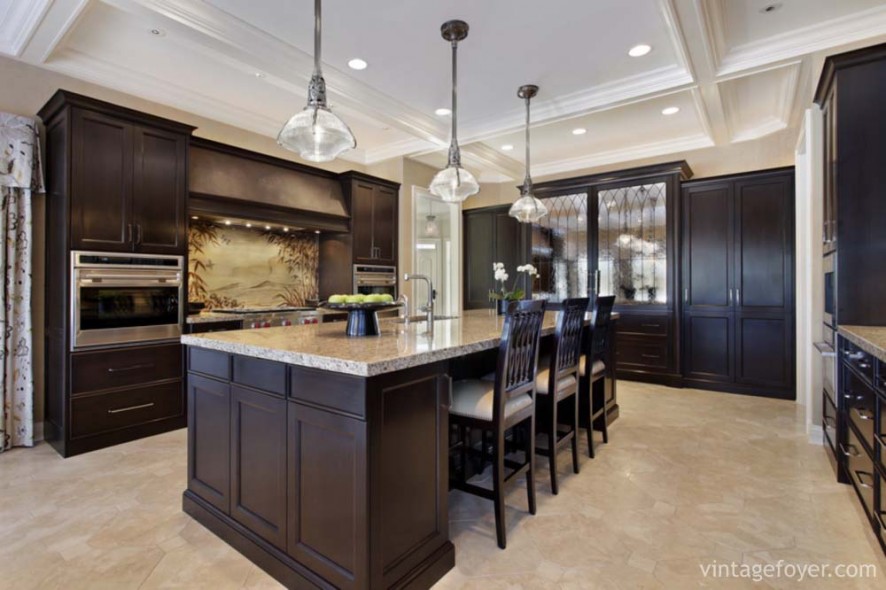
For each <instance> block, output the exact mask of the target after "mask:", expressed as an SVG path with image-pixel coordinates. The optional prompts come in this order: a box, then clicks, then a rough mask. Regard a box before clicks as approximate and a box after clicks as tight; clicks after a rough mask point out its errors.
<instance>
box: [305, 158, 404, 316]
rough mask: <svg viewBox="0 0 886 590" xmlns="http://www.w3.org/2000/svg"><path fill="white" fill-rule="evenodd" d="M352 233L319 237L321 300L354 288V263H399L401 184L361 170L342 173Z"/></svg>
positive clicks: (386, 264)
mask: <svg viewBox="0 0 886 590" xmlns="http://www.w3.org/2000/svg"><path fill="white" fill-rule="evenodd" d="M340 179H341V183H342V191H343V193H344V195H345V200H346V201H347V203H348V208H349V212H350V215H351V220H350V228H351V231H350V233H325V232H324V233H323V234H322V235H321V236H320V299H327V298H328V297H329V296H330V295H334V294H337V293H351V292H352V291H353V290H354V284H353V279H354V265H355V264H366V265H377V266H394V267H396V266H397V259H398V252H397V247H398V244H399V233H398V232H399V212H398V211H399V206H400V205H399V196H398V195H399V194H400V185H399V184H397V183H394V182H390V181H387V180H384V179H382V178H376V177H374V176H369V175H367V174H362V173H360V172H346V173H344V174H342V175H341V176H340Z"/></svg>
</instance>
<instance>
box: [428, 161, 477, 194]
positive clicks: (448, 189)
mask: <svg viewBox="0 0 886 590" xmlns="http://www.w3.org/2000/svg"><path fill="white" fill-rule="evenodd" d="M428 190H430V191H431V194H432V195H434V196H437V197H440V198H441V199H443V200H444V201H446V202H447V203H461V202H462V201H464V200H465V199H467V198H468V197H470V196H471V195H476V194H477V193H478V192H480V184H479V183H478V182H477V179H476V178H474V175H473V174H471V173H470V172H468V171H467V170H465V169H464V168H462V167H461V166H458V165H450V166H447V167H446V168H444V169H443V170H441V171H439V172H437V174H435V175H434V179H433V180H432V181H431V186H430V187H429V189H428Z"/></svg>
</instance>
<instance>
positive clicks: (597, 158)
mask: <svg viewBox="0 0 886 590" xmlns="http://www.w3.org/2000/svg"><path fill="white" fill-rule="evenodd" d="M714 145H715V144H714V142H713V140H712V139H711V138H710V137H708V136H707V135H705V134H700V135H694V136H691V137H682V138H679V139H673V140H666V141H659V142H654V143H648V144H645V145H639V146H634V147H629V148H624V149H619V150H612V151H608V152H598V153H596V154H591V155H588V156H579V157H577V158H567V159H563V160H558V161H555V162H546V163H544V164H538V165H536V166H534V169H533V173H534V176H536V177H537V178H541V177H543V176H550V175H552V174H560V173H562V172H571V171H573V170H581V169H585V168H595V167H598V166H606V165H609V164H619V163H627V162H632V161H636V160H642V159H644V158H652V157H655V156H663V155H667V154H674V153H681V152H688V151H691V150H698V149H703V148H708V147H713V146H714Z"/></svg>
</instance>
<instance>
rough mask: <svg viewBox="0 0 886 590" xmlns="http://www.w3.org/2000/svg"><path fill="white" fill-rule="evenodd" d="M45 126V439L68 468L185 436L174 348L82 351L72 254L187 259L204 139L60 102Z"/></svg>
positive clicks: (96, 107) (73, 100)
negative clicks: (169, 435) (164, 436)
mask: <svg viewBox="0 0 886 590" xmlns="http://www.w3.org/2000/svg"><path fill="white" fill-rule="evenodd" d="M39 114H40V117H41V119H42V120H43V123H44V125H45V126H46V163H47V201H46V235H47V243H46V273H47V277H49V278H50V280H47V281H46V286H47V288H46V299H45V302H46V304H45V305H46V326H45V327H46V331H45V334H46V336H45V338H46V342H45V346H46V401H47V403H46V408H47V409H46V421H45V436H46V439H47V440H48V441H49V442H50V443H51V444H52V445H53V446H54V447H55V448H56V449H57V450H58V451H59V452H60V453H61V454H62V455H64V456H69V455H74V454H77V453H82V452H86V451H90V450H93V449H97V448H101V447H104V446H108V445H112V444H117V443H120V442H125V441H128V440H132V439H134V438H139V437H142V436H148V435H151V434H156V433H159V432H163V431H166V430H170V429H173V428H180V427H182V426H184V425H185V415H186V404H185V395H184V385H183V383H184V381H183V378H182V377H183V372H182V358H181V357H182V348H181V346H180V345H179V344H178V343H177V342H175V343H169V344H150V345H144V346H129V345H125V344H124V345H121V346H119V347H115V348H113V349H108V348H105V349H96V350H82V351H73V350H72V343H71V341H70V337H71V336H70V334H71V276H70V272H71V271H70V267H71V252H72V251H74V250H91V251H99V252H141V253H149V254H177V255H184V254H186V253H187V243H186V233H187V232H186V227H187V221H186V202H185V200H186V195H187V148H188V140H189V137H190V134H191V132H192V131H193V127H190V126H188V125H183V124H180V123H176V122H174V121H169V120H166V119H161V118H159V117H154V116H151V115H147V114H144V113H139V112H137V111H133V110H130V109H125V108H122V107H118V106H116V105H112V104H109V103H105V102H102V101H98V100H94V99H91V98H88V97H85V96H81V95H78V94H74V93H71V92H67V91H63V90H60V91H58V92H57V93H56V94H55V95H54V96H53V97H52V98H51V99H50V100H49V102H48V103H47V104H46V105H45V106H44V107H43V108H42V109H41V110H40V113H39Z"/></svg>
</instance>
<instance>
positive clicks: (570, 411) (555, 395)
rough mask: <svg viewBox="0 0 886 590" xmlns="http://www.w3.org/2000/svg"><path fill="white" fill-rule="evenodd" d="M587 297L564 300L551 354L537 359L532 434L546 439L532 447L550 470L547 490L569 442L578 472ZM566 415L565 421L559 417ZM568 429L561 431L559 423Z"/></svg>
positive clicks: (553, 483)
mask: <svg viewBox="0 0 886 590" xmlns="http://www.w3.org/2000/svg"><path fill="white" fill-rule="evenodd" d="M589 303H590V299H588V298H587V297H582V298H576V299H566V300H565V301H563V304H562V305H563V309H562V310H561V311H560V313H559V317H558V318H557V328H556V331H555V332H554V347H553V349H552V350H551V355H550V356H546V357H543V358H542V359H541V360H539V362H538V365H539V367H538V377H537V378H536V380H535V386H536V390H537V392H538V394H537V395H536V397H535V411H536V414H537V419H536V421H535V426H536V433H537V434H543V435H545V436H546V438H547V442H548V446H547V448H540V447H536V448H535V452H536V453H538V454H539V455H542V456H546V457H547V458H548V464H549V465H550V470H551V492H552V493H553V494H554V495H556V494H557V493H558V492H559V486H558V485H557V451H559V450H560V448H562V447H563V446H565V445H566V444H567V443H571V444H572V471H573V472H575V473H578V471H579V465H578V368H579V362H580V359H581V351H582V350H581V344H582V336H583V333H584V319H585V313H587V310H588V304H589ZM564 416H565V417H566V418H567V419H568V422H566V421H564V420H563V419H562V418H563V417H564ZM564 425H566V426H568V430H566V431H561V430H560V427H561V426H564Z"/></svg>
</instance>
